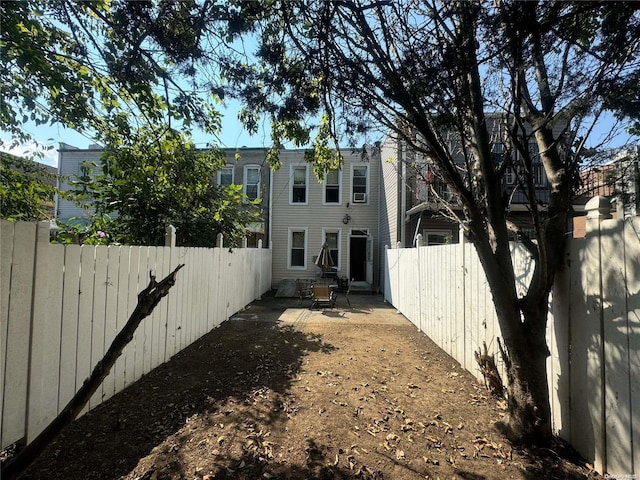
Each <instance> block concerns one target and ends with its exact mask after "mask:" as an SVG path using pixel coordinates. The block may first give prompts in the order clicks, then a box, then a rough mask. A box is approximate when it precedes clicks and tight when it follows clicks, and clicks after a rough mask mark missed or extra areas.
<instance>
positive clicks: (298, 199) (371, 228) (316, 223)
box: [270, 146, 380, 291]
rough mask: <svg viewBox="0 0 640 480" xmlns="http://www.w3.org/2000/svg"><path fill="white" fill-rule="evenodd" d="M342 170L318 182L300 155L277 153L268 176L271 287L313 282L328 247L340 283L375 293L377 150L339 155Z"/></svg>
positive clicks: (298, 152) (369, 148) (377, 217)
mask: <svg viewBox="0 0 640 480" xmlns="http://www.w3.org/2000/svg"><path fill="white" fill-rule="evenodd" d="M342 153H343V155H344V163H343V165H342V166H341V167H340V168H338V169H335V170H331V171H329V172H328V173H327V174H326V176H325V178H324V179H323V181H319V180H318V179H317V177H316V176H315V174H314V173H313V166H312V165H311V164H309V163H307V162H305V160H304V150H282V151H281V152H280V161H281V162H282V166H281V167H280V168H279V169H278V170H275V171H273V172H272V174H271V188H272V190H271V196H270V198H271V221H270V225H271V248H272V251H273V261H272V262H273V263H272V285H273V287H274V288H278V286H279V285H280V284H281V283H282V282H283V281H294V280H295V279H316V278H318V277H319V276H320V275H321V273H322V272H321V269H320V267H318V266H317V265H316V264H315V260H316V258H317V257H318V255H319V253H320V250H321V248H322V245H323V244H324V243H327V245H328V247H329V249H330V252H331V257H332V259H333V263H334V269H335V274H336V275H337V277H339V278H344V279H352V280H354V281H355V282H357V284H359V285H360V286H363V287H366V288H368V289H371V290H372V291H377V287H378V283H379V281H378V279H379V271H378V270H379V266H380V262H379V255H380V248H379V230H378V223H379V213H380V212H379V191H380V189H379V186H380V149H379V146H374V147H366V148H364V149H363V150H362V151H360V152H355V153H351V152H346V151H343V152H342Z"/></svg>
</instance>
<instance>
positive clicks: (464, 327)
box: [456, 224, 470, 369]
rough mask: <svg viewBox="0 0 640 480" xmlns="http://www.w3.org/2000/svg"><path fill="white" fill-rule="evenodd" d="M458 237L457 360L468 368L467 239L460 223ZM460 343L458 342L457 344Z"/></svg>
mask: <svg viewBox="0 0 640 480" xmlns="http://www.w3.org/2000/svg"><path fill="white" fill-rule="evenodd" d="M458 239H459V243H460V270H458V272H459V274H460V289H461V291H462V294H461V295H459V296H458V297H459V302H461V303H462V315H460V317H461V318H462V334H461V338H460V339H459V340H457V341H459V342H462V355H460V357H459V358H458V361H459V362H460V363H461V364H462V365H464V367H465V368H467V369H468V367H469V364H468V363H467V362H470V359H468V358H467V349H466V348H465V347H466V345H467V338H466V337H467V291H466V284H467V281H466V278H467V265H466V263H465V262H466V259H465V250H466V248H467V247H466V244H467V239H466V237H465V230H464V226H463V225H462V224H460V226H459V230H458ZM456 333H460V329H458V332H456ZM458 345H460V344H458Z"/></svg>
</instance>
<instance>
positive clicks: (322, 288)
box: [311, 283, 336, 308]
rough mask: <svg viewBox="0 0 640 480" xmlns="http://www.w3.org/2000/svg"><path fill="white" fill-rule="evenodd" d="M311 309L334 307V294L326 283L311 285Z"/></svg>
mask: <svg viewBox="0 0 640 480" xmlns="http://www.w3.org/2000/svg"><path fill="white" fill-rule="evenodd" d="M311 290H312V296H311V301H312V303H311V308H316V307H318V308H320V307H330V308H333V307H335V305H336V294H335V292H333V291H332V290H331V289H330V288H329V285H327V284H326V283H314V284H313V285H311Z"/></svg>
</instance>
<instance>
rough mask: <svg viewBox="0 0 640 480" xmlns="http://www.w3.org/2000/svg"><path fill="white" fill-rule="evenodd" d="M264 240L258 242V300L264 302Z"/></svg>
mask: <svg viewBox="0 0 640 480" xmlns="http://www.w3.org/2000/svg"><path fill="white" fill-rule="evenodd" d="M262 255H263V252H262V239H259V240H258V298H257V299H256V300H262Z"/></svg>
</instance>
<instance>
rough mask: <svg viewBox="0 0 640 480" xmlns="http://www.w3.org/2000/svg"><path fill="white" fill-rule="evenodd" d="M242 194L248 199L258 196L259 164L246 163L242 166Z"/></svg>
mask: <svg viewBox="0 0 640 480" xmlns="http://www.w3.org/2000/svg"><path fill="white" fill-rule="evenodd" d="M243 183H244V187H243V188H244V194H245V195H246V196H247V198H248V199H249V200H256V199H257V198H260V166H259V165H247V166H245V167H244V182H243Z"/></svg>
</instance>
